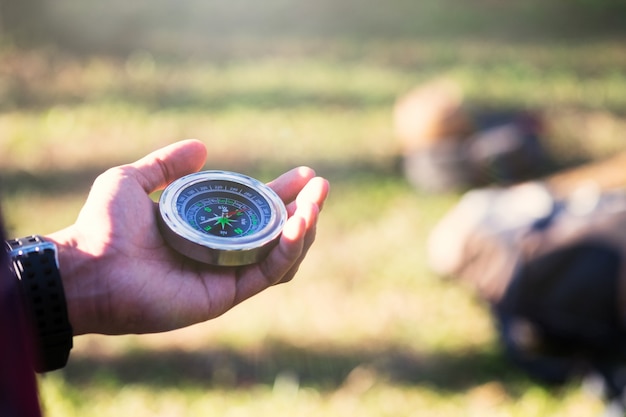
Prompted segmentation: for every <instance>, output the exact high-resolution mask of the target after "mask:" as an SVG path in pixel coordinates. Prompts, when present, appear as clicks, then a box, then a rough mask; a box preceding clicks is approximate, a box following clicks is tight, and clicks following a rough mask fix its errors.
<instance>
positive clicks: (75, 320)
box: [45, 227, 94, 336]
mask: <svg viewBox="0 0 626 417" xmlns="http://www.w3.org/2000/svg"><path fill="white" fill-rule="evenodd" d="M73 236H74V234H73V233H72V228H71V227H69V228H66V229H63V230H60V231H58V232H55V233H52V234H49V235H46V237H45V238H46V239H47V240H48V241H50V242H53V243H54V244H55V245H56V246H57V256H58V263H59V271H60V273H61V278H62V280H63V287H64V289H65V300H66V303H67V312H68V317H69V321H70V323H71V325H72V329H73V334H74V335H75V336H78V335H81V334H85V333H89V330H88V329H89V326H88V324H89V323H90V322H93V318H92V317H93V316H94V314H93V311H94V308H93V297H89V296H88V295H89V294H92V293H93V291H92V290H90V289H89V288H86V287H87V285H88V284H89V283H90V282H91V280H89V279H88V277H90V276H91V274H92V273H93V271H91V269H92V268H93V262H92V260H91V259H92V257H91V256H90V255H88V254H87V253H86V252H85V251H84V250H81V249H80V247H79V244H78V241H77V240H76V239H75V238H74V237H73Z"/></svg>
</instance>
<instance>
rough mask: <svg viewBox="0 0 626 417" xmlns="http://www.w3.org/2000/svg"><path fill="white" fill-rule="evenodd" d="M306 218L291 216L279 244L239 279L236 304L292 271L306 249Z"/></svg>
mask: <svg viewBox="0 0 626 417" xmlns="http://www.w3.org/2000/svg"><path fill="white" fill-rule="evenodd" d="M305 231H306V224H305V220H304V219H303V218H301V217H299V216H298V217H295V216H294V217H291V218H290V219H289V220H288V221H287V223H285V227H284V228H283V233H282V235H281V237H280V240H279V242H278V245H276V247H275V248H274V249H272V251H271V252H270V254H269V255H268V257H267V258H265V259H264V260H263V261H261V262H260V263H259V264H257V265H254V266H253V267H251V268H249V269H247V270H246V271H245V272H244V273H243V274H242V275H241V276H240V279H239V280H238V281H237V290H236V295H235V304H238V303H240V302H242V301H244V300H246V299H247V298H250V297H252V296H253V295H255V294H257V293H259V292H261V291H263V290H264V289H266V288H268V287H270V286H272V285H274V284H275V283H276V282H278V281H280V280H281V278H282V277H283V276H284V275H285V274H287V272H288V271H290V270H291V269H292V268H293V266H294V264H295V263H296V262H297V260H298V259H299V258H300V255H301V254H302V251H303V249H304V237H305Z"/></svg>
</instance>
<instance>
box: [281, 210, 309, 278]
mask: <svg viewBox="0 0 626 417" xmlns="http://www.w3.org/2000/svg"><path fill="white" fill-rule="evenodd" d="M309 210H310V211H309V212H308V214H307V218H304V219H303V220H304V221H305V225H306V226H305V230H306V231H305V236H304V241H303V245H302V251H301V253H300V256H299V258H298V260H297V261H296V262H295V263H294V265H293V266H292V267H291V268H290V269H289V271H287V273H286V274H285V275H284V276H283V277H282V278H281V279H280V280H279V281H278V284H282V283H285V282H289V281H291V280H292V279H293V278H294V276H295V275H296V273H297V272H298V269H299V268H300V264H301V263H302V261H303V260H304V258H305V257H306V255H307V253H308V251H309V249H310V248H311V246H312V245H313V242H314V241H315V235H316V231H317V218H318V215H319V208H318V207H317V206H316V205H311V206H310V209H309Z"/></svg>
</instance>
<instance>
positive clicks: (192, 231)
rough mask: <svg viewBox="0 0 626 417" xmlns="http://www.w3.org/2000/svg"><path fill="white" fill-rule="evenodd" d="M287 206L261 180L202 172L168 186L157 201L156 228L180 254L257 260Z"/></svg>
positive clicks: (227, 261)
mask: <svg viewBox="0 0 626 417" xmlns="http://www.w3.org/2000/svg"><path fill="white" fill-rule="evenodd" d="M286 219H287V210H286V209H285V206H284V204H283V202H282V200H281V199H280V197H279V196H278V195H277V194H276V193H275V192H274V191H273V190H272V189H271V188H269V187H268V186H267V185H265V184H263V183H262V182H260V181H258V180H256V179H253V178H251V177H248V176H245V175H243V174H238V173H234V172H227V171H202V172H198V173H195V174H191V175H188V176H186V177H183V178H180V179H178V180H176V181H174V182H173V183H172V184H170V185H169V186H168V187H167V188H166V189H165V190H164V192H163V194H162V195H161V199H160V200H159V220H160V226H161V232H162V235H163V237H164V239H165V240H166V241H167V243H168V244H169V245H170V246H171V247H172V248H174V249H175V250H177V251H178V252H180V253H181V254H183V255H185V256H187V257H189V258H192V259H195V260H197V261H200V262H204V263H209V264H214V265H245V264H250V263H254V262H258V261H259V260H261V259H262V258H263V257H264V256H265V255H266V254H267V252H268V251H269V250H270V249H271V247H272V246H273V245H274V244H275V243H276V240H277V239H278V238H279V237H280V234H281V232H282V228H283V226H284V223H285V221H286Z"/></svg>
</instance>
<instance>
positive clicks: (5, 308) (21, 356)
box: [0, 213, 41, 417]
mask: <svg viewBox="0 0 626 417" xmlns="http://www.w3.org/2000/svg"><path fill="white" fill-rule="evenodd" d="M4 241H5V233H4V228H3V224H2V218H1V213H0V245H3V248H2V249H0V415H2V416H9V417H18V416H19V417H22V416H24V417H31V416H41V408H40V405H39V399H38V394H37V380H36V377H35V372H34V371H33V367H32V365H31V358H32V352H33V348H34V347H33V346H32V344H31V343H30V340H29V339H30V338H29V336H28V335H29V332H28V331H27V328H26V321H25V318H24V314H23V311H22V302H21V298H20V297H21V295H20V291H19V287H18V282H17V278H15V277H14V275H13V273H12V272H11V270H10V269H9V257H8V254H7V251H6V250H5V249H4Z"/></svg>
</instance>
